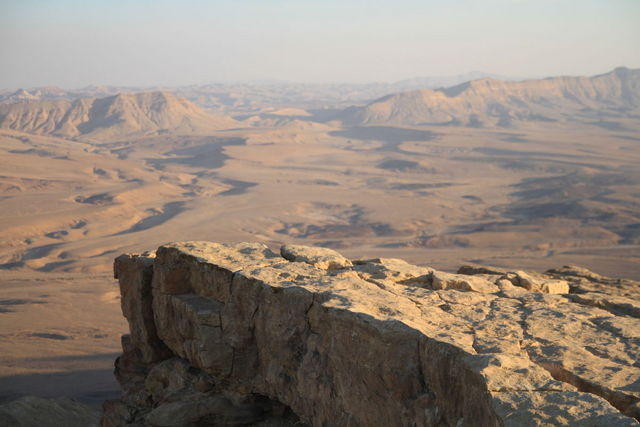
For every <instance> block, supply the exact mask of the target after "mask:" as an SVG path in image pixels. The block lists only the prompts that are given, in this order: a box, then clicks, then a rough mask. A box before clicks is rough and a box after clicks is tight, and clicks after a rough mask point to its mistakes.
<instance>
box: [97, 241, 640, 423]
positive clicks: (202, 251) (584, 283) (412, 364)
mask: <svg viewBox="0 0 640 427" xmlns="http://www.w3.org/2000/svg"><path fill="white" fill-rule="evenodd" d="M115 274H116V277H117V278H118V279H119V281H120V291H121V294H122V300H121V301H122V310H123V313H124V315H125V317H126V318H127V320H128V322H129V325H130V331H131V334H130V335H127V336H125V337H123V340H122V344H123V350H124V352H123V355H122V356H120V357H119V358H118V359H117V361H116V376H117V378H118V380H119V381H120V383H121V385H122V388H123V392H124V394H123V397H122V398H121V399H119V400H112V401H108V402H106V403H105V405H104V410H105V412H104V416H103V420H102V425H103V426H121V425H141V424H144V425H154V426H169V425H262V426H270V425H304V424H309V425H317V426H319V425H419V426H432V425H450V426H467V425H469V426H471V425H473V426H498V425H513V426H523V425H558V424H569V425H591V426H596V425H609V426H628V425H637V422H636V420H638V419H640V404H639V402H640V386H639V384H640V365H639V362H638V359H637V357H638V354H640V345H639V342H638V338H639V336H638V331H640V303H638V298H639V297H640V287H639V284H638V283H635V282H630V281H617V280H613V279H608V278H606V277H602V276H600V275H597V274H595V273H592V272H590V271H588V270H584V269H580V268H577V267H563V268H560V269H557V270H551V271H548V272H547V273H545V274H538V273H532V272H523V271H508V270H500V269H491V268H483V267H474V266H466V267H462V268H461V269H460V271H459V272H458V273H457V274H451V273H445V272H441V271H436V270H433V269H431V268H429V267H419V266H414V265H410V264H407V263H406V262H404V261H402V260H396V259H371V260H354V261H351V260H348V259H346V258H344V257H342V256H341V255H340V254H338V253H336V252H334V251H331V250H328V249H320V248H309V247H302V246H284V247H282V248H281V253H280V254H276V253H274V252H272V251H270V250H269V249H268V248H267V247H266V246H264V245H262V244H251V243H239V244H215V243H207V242H186V243H174V244H169V245H165V246H162V247H160V248H159V249H158V251H157V252H156V253H145V254H141V255H122V256H120V257H119V258H117V259H116V263H115ZM634 418H635V419H634Z"/></svg>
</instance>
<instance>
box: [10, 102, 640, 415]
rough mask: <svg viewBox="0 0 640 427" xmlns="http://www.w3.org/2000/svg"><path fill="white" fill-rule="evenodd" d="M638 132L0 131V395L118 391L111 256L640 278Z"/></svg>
mask: <svg viewBox="0 0 640 427" xmlns="http://www.w3.org/2000/svg"><path fill="white" fill-rule="evenodd" d="M639 165H640V126H639V125H638V120H637V118H633V117H631V118H616V120H615V121H608V120H600V121H594V122H592V123H585V122H570V121H569V122H557V123H556V122H554V123H551V124H547V123H545V122H529V123H524V124H522V125H520V126H518V127H517V128H511V129H509V128H505V127H486V128H479V127H466V126H443V125H413V126H410V125H404V126H403V125H393V124H378V125H368V124H355V125H347V124H345V123H344V122H339V121H331V120H314V118H313V117H312V116H311V115H309V114H307V113H306V112H305V111H303V110H295V109H289V110H282V111H275V112H273V111H272V112H271V113H270V114H268V115H263V116H262V117H261V120H257V121H253V122H251V123H248V122H247V121H239V122H236V124H235V125H234V126H230V127H228V128H227V129H225V130H211V131H206V132H203V131H199V132H194V133H189V132H185V131H174V132H162V131H160V132H154V133H153V134H147V135H142V136H126V137H123V136H108V137H101V138H96V139H91V138H83V137H64V136H52V135H51V134H40V135H38V134H35V133H24V132H20V131H17V130H12V129H7V128H5V129H1V130H0V338H1V340H2V343H3V345H2V346H3V349H4V351H3V352H2V353H1V355H0V400H7V399H10V398H12V397H14V396H17V395H20V394H24V393H30V394H39V395H43V396H54V395H59V394H64V395H68V396H72V397H78V398H81V399H82V400H83V401H86V402H90V403H94V404H96V405H97V404H99V403H100V402H101V401H102V400H104V398H106V397H108V396H110V395H111V394H113V393H115V392H116V390H117V386H116V384H115V380H114V379H113V377H112V374H111V370H112V364H113V359H114V358H115V356H116V354H117V353H119V351H120V343H119V337H120V335H121V334H122V333H123V332H124V331H125V329H126V324H125V320H124V318H123V317H122V316H121V312H120V306H119V299H118V290H117V286H116V283H115V281H114V280H113V273H112V263H113V259H114V257H116V256H117V255H119V254H121V253H126V252H141V251H145V250H154V249H155V248H157V247H158V246H159V245H161V244H163V243H167V242H172V241H185V240H209V241H215V242H234V241H258V242H264V243H265V244H267V245H268V246H270V247H271V248H273V249H277V248H278V247H279V246H280V245H281V244H283V243H293V244H306V245H317V246H324V247H329V248H334V249H338V250H339V251H340V252H341V253H342V254H344V255H346V256H348V257H350V258H373V257H387V258H403V259H405V260H407V261H409V262H411V263H415V264H419V265H428V266H432V267H435V268H439V269H443V270H449V271H454V270H455V269H456V268H457V267H458V266H460V265H462V264H465V263H475V264H485V265H493V266H498V267H501V266H509V267H514V268H520V269H531V270H539V271H542V270H546V269H548V268H552V267H557V266H561V265H565V264H574V265H580V266H584V267H587V268H589V269H591V270H593V271H596V272H598V273H601V274H604V275H607V276H611V277H620V278H628V279H635V280H639V279H640V227H639V226H638V225H639V223H640V167H639Z"/></svg>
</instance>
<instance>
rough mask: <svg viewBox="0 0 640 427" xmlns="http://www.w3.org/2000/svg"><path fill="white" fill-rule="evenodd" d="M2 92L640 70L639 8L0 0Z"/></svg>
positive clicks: (639, 0)
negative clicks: (40, 88)
mask: <svg viewBox="0 0 640 427" xmlns="http://www.w3.org/2000/svg"><path fill="white" fill-rule="evenodd" d="M0 37H1V41H0V61H1V62H0V65H1V66H0V88H18V87H33V86H43V85H59V86H62V87H66V88H73V87H81V86H85V85H89V84H107V85H143V86H151V85H184V84H202V83H210V82H221V81H238V80H268V79H278V80H295V81H306V82H327V81H347V82H369V81H393V80H400V79H403V78H407V77H415V76H433V75H449V74H461V73H466V72H469V71H473V70H480V71H485V72H491V73H497V74H504V75H511V76H524V77H529V76H545V75H556V74H596V73H601V72H606V71H609V70H610V69H612V68H614V67H615V66H618V65H626V66H629V67H640V47H639V46H640V0H598V1H596V0H531V1H529V0H486V1H481V0H441V1H435V0H386V1H382V0H378V1H372V0H370V1H351V0H209V1H204V0H202V1H196V0H181V1H178V0H175V1H166V0H165V1H163V0H153V1H151V0H146V1H145V0H75V1H73V0H0Z"/></svg>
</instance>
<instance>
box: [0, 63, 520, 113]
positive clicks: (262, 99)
mask: <svg viewBox="0 0 640 427" xmlns="http://www.w3.org/2000/svg"><path fill="white" fill-rule="evenodd" d="M484 77H491V78H496V79H505V80H509V79H510V78H509V77H505V76H499V75H495V74H489V73H484V72H480V71H473V72H470V73H465V74H458V75H452V76H433V77H415V78H411V79H405V80H400V81H397V82H392V83H385V82H374V83H295V82H286V81H263V82H245V83H242V82H239V83H214V84H206V85H189V86H181V87H119V86H87V87H84V88H81V89H73V90H65V89H62V88H59V87H56V86H46V87H38V88H32V89H28V90H26V89H18V90H0V103H11V102H20V101H38V100H40V101H43V100H59V99H66V100H74V99H78V98H103V97H107V96H111V95H115V94H118V93H135V92H149V91H164V92H172V93H175V94H176V95H177V96H179V97H182V98H186V99H188V100H190V101H192V102H195V103H196V104H198V105H200V106H201V107H202V108H205V109H207V110H210V111H214V112H224V113H229V114H233V113H235V114H237V113H251V112H256V111H260V110H262V109H263V108H264V107H265V106H270V107H286V106H291V105H295V106H297V107H300V108H338V107H345V106H348V105H350V104H353V103H364V102H368V101H370V100H372V99H375V98H379V97H381V96H384V95H388V94H390V93H396V92H401V91H405V90H413V89H425V88H429V89H437V88H440V87H449V86H453V85H456V84H460V83H463V82H466V81H469V80H474V79H479V78H484Z"/></svg>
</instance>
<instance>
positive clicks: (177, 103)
mask: <svg viewBox="0 0 640 427" xmlns="http://www.w3.org/2000/svg"><path fill="white" fill-rule="evenodd" d="M236 125H237V122H235V121H234V120H233V119H230V118H228V117H221V116H216V115H213V114H209V113H207V112H205V111H203V110H202V109H201V108H200V107H198V106H196V105H195V104H193V103H192V102H190V101H187V100H185V99H181V98H178V97H176V96H175V95H173V94H171V93H166V92H143V93H136V94H118V95H114V96H110V97H107V98H81V99H77V100H75V101H68V100H64V99H63V100H46V101H22V102H16V103H12V104H4V105H0V128H5V129H12V130H18V131H22V132H28V133H36V134H45V135H58V136H64V137H80V136H82V137H86V138H95V139H108V138H117V137H121V136H128V135H140V134H153V133H158V132H178V133H202V132H206V131H211V130H217V129H225V128H230V127H234V126H236Z"/></svg>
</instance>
